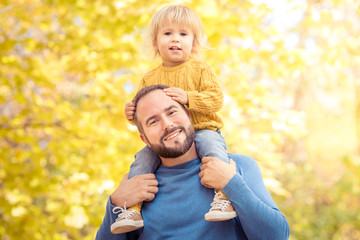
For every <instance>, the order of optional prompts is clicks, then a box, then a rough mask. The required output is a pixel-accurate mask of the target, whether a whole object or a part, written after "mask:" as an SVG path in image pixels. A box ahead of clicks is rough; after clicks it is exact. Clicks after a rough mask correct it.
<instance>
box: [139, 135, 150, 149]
mask: <svg viewBox="0 0 360 240" xmlns="http://www.w3.org/2000/svg"><path fill="white" fill-rule="evenodd" d="M140 138H141V140H142V141H143V142H144V143H145V144H146V145H148V146H149V144H148V141H147V139H146V137H145V136H144V135H143V134H141V133H140Z"/></svg>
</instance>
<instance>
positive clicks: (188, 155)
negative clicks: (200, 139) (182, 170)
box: [160, 143, 198, 167]
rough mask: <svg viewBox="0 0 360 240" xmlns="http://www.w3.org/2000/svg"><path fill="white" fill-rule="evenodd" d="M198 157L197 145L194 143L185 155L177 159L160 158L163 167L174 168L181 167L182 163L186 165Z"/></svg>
mask: <svg viewBox="0 0 360 240" xmlns="http://www.w3.org/2000/svg"><path fill="white" fill-rule="evenodd" d="M197 157H198V155H197V153H196V148H195V143H193V144H192V145H191V147H190V149H189V151H187V152H186V153H185V154H184V155H182V156H180V157H177V158H163V157H160V159H161V163H162V165H164V166H166V167H173V166H176V165H180V164H182V163H186V162H188V161H191V160H193V159H195V158H197Z"/></svg>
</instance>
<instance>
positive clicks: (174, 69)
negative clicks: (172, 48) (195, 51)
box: [159, 57, 192, 72]
mask: <svg viewBox="0 0 360 240" xmlns="http://www.w3.org/2000/svg"><path fill="white" fill-rule="evenodd" d="M191 60H192V58H191V57H189V59H188V60H186V62H184V63H182V64H179V65H177V66H175V67H165V66H164V65H163V64H160V66H159V67H160V69H161V70H162V71H166V72H172V71H176V70H178V69H180V68H183V67H184V66H186V65H188V63H189V62H190V61H191Z"/></svg>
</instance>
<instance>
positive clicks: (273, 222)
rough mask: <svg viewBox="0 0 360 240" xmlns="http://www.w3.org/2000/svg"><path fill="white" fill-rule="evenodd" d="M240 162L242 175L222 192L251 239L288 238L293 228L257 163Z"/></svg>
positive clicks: (251, 161) (249, 161)
mask: <svg viewBox="0 0 360 240" xmlns="http://www.w3.org/2000/svg"><path fill="white" fill-rule="evenodd" d="M244 160H245V162H246V164H245V165H244V164H243V162H241V166H239V164H238V163H239V162H237V168H238V173H237V174H235V176H234V177H233V178H232V179H231V180H230V181H229V183H228V184H227V185H226V186H225V187H224V188H223V189H222V190H223V192H224V193H225V194H226V195H227V196H228V198H229V200H230V201H231V203H232V205H233V207H234V208H235V211H236V213H237V215H238V217H239V220H240V222H241V225H242V227H243V229H244V232H245V234H246V236H247V237H248V239H277V240H282V239H284V240H285V239H288V237H289V231H290V230H289V225H288V222H287V220H286V218H285V217H284V216H283V214H282V213H281V212H280V210H279V209H278V208H277V206H276V204H275V202H274V201H273V199H272V197H271V195H270V193H269V192H268V190H267V189H266V187H265V185H264V183H263V179H262V175H261V172H260V169H259V167H258V165H257V164H256V162H255V161H254V160H252V159H251V158H248V157H246V158H245V159H244Z"/></svg>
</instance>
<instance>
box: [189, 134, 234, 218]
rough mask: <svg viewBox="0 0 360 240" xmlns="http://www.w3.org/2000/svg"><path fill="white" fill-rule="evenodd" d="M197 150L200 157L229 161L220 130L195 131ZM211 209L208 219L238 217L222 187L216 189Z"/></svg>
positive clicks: (207, 215) (206, 216)
mask: <svg viewBox="0 0 360 240" xmlns="http://www.w3.org/2000/svg"><path fill="white" fill-rule="evenodd" d="M195 143H196V150H197V153H198V155H199V157H200V158H203V157H216V158H218V159H220V160H221V161H224V162H226V163H229V158H228V155H227V148H226V143H225V140H224V138H223V136H221V133H220V130H217V131H212V130H200V131H197V132H196V133H195ZM215 191H216V194H215V197H214V201H213V202H212V203H211V209H210V211H209V212H208V213H206V214H205V220H206V221H225V220H229V219H232V218H234V217H236V215H237V214H236V212H235V210H234V208H233V206H232V205H231V202H230V201H229V199H228V198H227V196H226V195H225V194H224V193H223V192H222V191H221V189H217V190H215Z"/></svg>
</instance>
